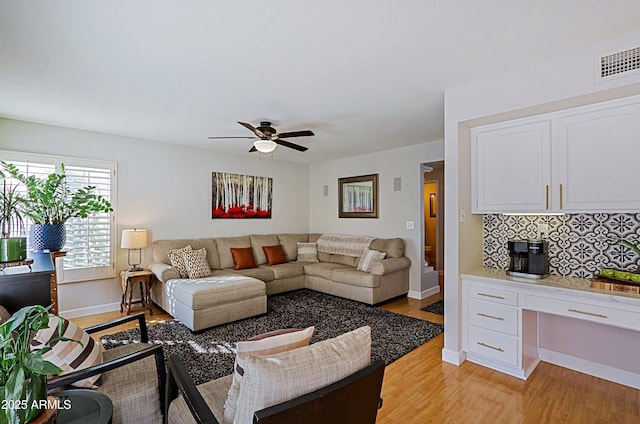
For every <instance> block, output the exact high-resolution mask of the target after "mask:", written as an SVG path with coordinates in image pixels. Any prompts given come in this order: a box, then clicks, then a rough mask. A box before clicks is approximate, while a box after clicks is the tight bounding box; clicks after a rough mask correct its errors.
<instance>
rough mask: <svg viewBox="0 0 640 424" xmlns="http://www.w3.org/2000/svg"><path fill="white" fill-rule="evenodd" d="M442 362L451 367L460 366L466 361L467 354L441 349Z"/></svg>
mask: <svg viewBox="0 0 640 424" xmlns="http://www.w3.org/2000/svg"><path fill="white" fill-rule="evenodd" d="M442 360H443V361H444V362H448V363H449V364H453V365H460V364H462V363H463V362H464V361H466V360H467V354H466V353H465V352H463V351H459V352H456V351H454V350H449V349H442Z"/></svg>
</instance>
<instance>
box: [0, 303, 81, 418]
mask: <svg viewBox="0 0 640 424" xmlns="http://www.w3.org/2000/svg"><path fill="white" fill-rule="evenodd" d="M60 325H62V320H60ZM48 326H49V311H48V309H47V308H45V307H44V306H40V305H34V306H26V307H24V308H22V309H20V310H19V311H18V312H16V313H15V314H13V316H11V318H9V319H8V320H7V321H6V322H4V323H3V324H2V325H0V402H1V403H2V409H1V410H0V424H5V423H12V424H13V423H26V422H27V421H29V420H31V419H33V418H35V417H37V416H38V415H40V413H41V412H42V409H43V405H46V402H42V401H43V400H46V399H47V375H53V374H58V373H60V372H61V371H62V370H61V369H60V368H58V367H57V366H55V365H54V364H52V363H51V362H49V361H45V360H44V359H42V355H43V354H44V353H46V352H48V351H49V350H51V347H50V346H49V345H51V344H53V343H55V342H57V341H60V340H63V341H64V340H67V341H68V340H69V339H66V338H62V337H58V338H53V339H52V340H51V342H50V343H49V345H47V346H45V347H44V348H41V349H34V350H32V349H31V341H32V340H33V337H34V335H35V334H36V332H37V331H38V330H42V329H44V328H47V327H48ZM61 330H62V329H61V328H60V329H59V330H58V333H61Z"/></svg>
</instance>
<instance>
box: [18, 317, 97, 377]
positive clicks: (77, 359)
mask: <svg viewBox="0 0 640 424" xmlns="http://www.w3.org/2000/svg"><path fill="white" fill-rule="evenodd" d="M60 320H62V325H61V329H60V332H58V325H59V323H60ZM57 337H64V338H67V339H71V340H77V341H79V342H80V343H78V342H77V341H52V342H51V343H50V341H51V340H52V339H55V338H57ZM46 346H50V347H51V348H52V349H51V350H50V351H48V352H45V353H44V354H43V355H42V359H44V360H46V361H49V362H51V363H52V364H54V365H56V366H58V367H59V368H61V369H62V372H61V373H60V375H64V374H69V373H71V372H73V371H76V370H81V369H84V368H88V367H90V366H92V365H98V364H100V363H102V350H101V349H100V345H99V344H98V343H96V342H95V341H94V340H93V338H92V337H91V336H90V335H89V333H87V332H86V331H84V330H83V329H82V328H80V327H78V326H77V325H76V324H74V323H72V322H71V321H69V320H66V319H64V318H58V317H57V316H55V315H49V326H48V327H47V328H45V329H42V330H39V331H38V332H37V333H36V335H35V337H34V338H33V341H32V342H31V349H32V350H35V349H41V348H43V347H46ZM99 378H100V374H98V375H94V376H92V377H89V378H85V379H84V380H78V381H76V382H75V383H72V385H73V386H76V387H84V388H88V389H95V388H96V387H97V386H96V385H95V383H96V381H98V379H99Z"/></svg>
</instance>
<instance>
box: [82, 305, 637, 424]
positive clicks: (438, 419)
mask: <svg viewBox="0 0 640 424" xmlns="http://www.w3.org/2000/svg"><path fill="white" fill-rule="evenodd" d="M436 300H439V297H438V296H433V297H430V298H427V299H423V300H416V299H408V298H404V299H398V300H394V301H391V302H389V303H387V304H385V305H384V306H383V307H384V308H385V309H387V310H389V311H392V312H396V313H399V314H404V315H408V316H412V317H415V318H421V319H428V320H430V321H433V322H440V323H442V322H443V317H442V316H439V315H434V314H430V313H427V312H424V311H421V310H420V308H421V307H423V306H426V305H429V304H431V303H432V302H435V301H436ZM121 315H122V314H120V313H119V312H111V313H107V314H100V315H93V316H90V317H83V318H77V319H74V320H73V321H74V322H76V323H77V324H79V325H80V326H82V327H86V326H89V325H93V324H98V323H100V322H104V321H107V320H109V319H113V318H116V317H119V316H121ZM167 319H171V317H170V316H169V315H167V314H166V313H164V312H163V311H161V310H160V309H158V308H155V309H154V314H153V316H150V315H149V314H148V313H147V320H148V323H149V325H152V324H153V323H155V322H160V321H163V320H167ZM133 326H135V325H131V327H133ZM109 332H111V331H108V333H109ZM443 343H444V336H443V335H442V334H441V335H439V336H437V337H435V338H434V339H432V340H430V341H429V342H427V343H425V344H424V345H422V346H420V347H419V348H417V349H415V350H413V351H411V352H410V353H408V354H407V355H405V356H403V357H402V358H400V359H398V360H397V361H395V362H393V363H392V364H390V365H389V366H387V368H386V370H385V377H384V383H383V386H382V398H383V399H384V402H383V406H382V408H381V409H380V411H379V413H378V420H377V423H378V424H407V423H464V424H467V423H487V424H502V423H505V424H512V423H513V424H517V423H576V424H578V423H580V424H583V423H597V424H600V423H603V424H604V423H640V390H635V389H632V388H629V387H626V386H622V385H619V384H616V383H611V382H609V381H605V380H601V379H599V378H596V377H591V376H588V375H585V374H581V373H578V372H575V371H571V370H568V369H566V368H562V367H558V366H555V365H551V364H547V363H544V362H543V363H541V364H540V365H538V367H537V368H536V370H535V371H534V372H533V374H532V375H531V377H530V378H529V380H527V381H524V380H520V379H518V378H515V377H511V376H508V375H505V374H502V373H499V372H497V371H492V370H490V369H488V368H485V367H481V366H479V365H476V364H473V363H470V362H465V363H463V364H462V365H461V366H459V367H457V366H455V365H451V364H448V363H445V362H442V360H441V359H440V358H441V351H442V347H443ZM639 360H640V358H639Z"/></svg>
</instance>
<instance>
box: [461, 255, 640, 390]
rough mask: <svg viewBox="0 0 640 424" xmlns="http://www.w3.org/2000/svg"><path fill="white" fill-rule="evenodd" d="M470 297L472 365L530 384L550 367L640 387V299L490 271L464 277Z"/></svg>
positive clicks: (466, 318)
mask: <svg viewBox="0 0 640 424" xmlns="http://www.w3.org/2000/svg"><path fill="white" fill-rule="evenodd" d="M462 293H463V303H462V305H463V306H462V349H463V351H464V353H465V354H466V358H467V359H468V360H469V361H472V362H475V363H478V364H481V365H484V366H487V367H490V368H493V369H495V370H498V371H502V372H505V373H507V374H511V375H514V376H517V377H520V378H523V379H526V378H527V377H528V376H529V375H530V374H531V372H533V370H534V369H535V367H536V365H537V364H538V363H539V362H540V361H545V362H550V363H553V364H556V365H560V366H564V367H567V368H571V369H574V370H576V371H580V372H583V373H586V374H590V375H594V376H596V377H600V378H604V379H607V380H611V381H614V382H617V383H620V384H624V385H627V386H631V387H634V388H639V389H640V360H638V352H640V334H639V333H638V332H640V294H634V293H628V292H617V291H609V290H602V289H597V288H593V287H591V281H590V280H585V279H579V278H568V277H556V276H549V277H547V278H545V279H543V280H529V279H526V278H518V277H511V276H508V275H506V273H505V271H503V270H496V269H490V268H481V269H478V270H475V271H473V272H469V273H466V274H463V275H462Z"/></svg>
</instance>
